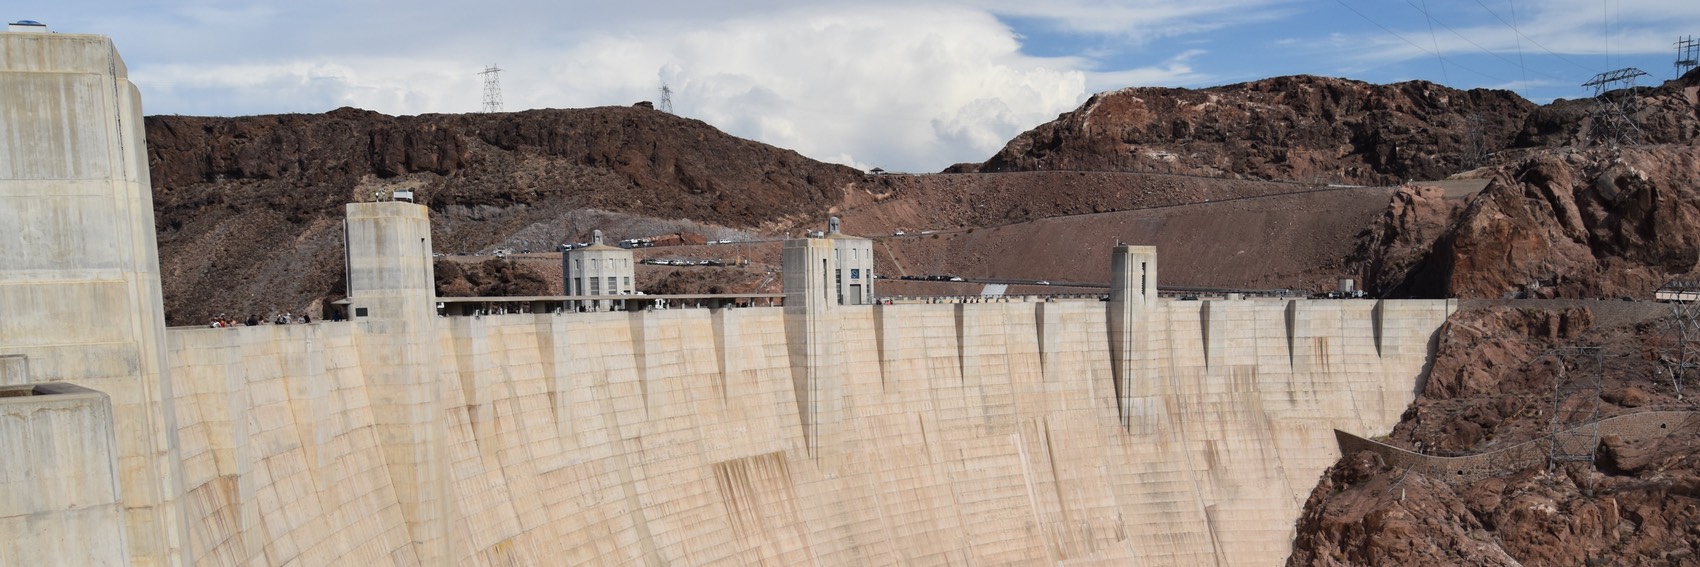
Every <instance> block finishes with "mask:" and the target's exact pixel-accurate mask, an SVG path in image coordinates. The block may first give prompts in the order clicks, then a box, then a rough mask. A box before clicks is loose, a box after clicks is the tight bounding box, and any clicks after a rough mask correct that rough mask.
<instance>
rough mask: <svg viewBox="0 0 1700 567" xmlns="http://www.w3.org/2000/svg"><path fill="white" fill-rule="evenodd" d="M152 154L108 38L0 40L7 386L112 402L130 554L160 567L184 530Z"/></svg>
mask: <svg viewBox="0 0 1700 567" xmlns="http://www.w3.org/2000/svg"><path fill="white" fill-rule="evenodd" d="M146 152H147V147H146V141H145V140H144V138H143V135H142V109H141V97H140V95H138V94H137V91H136V87H135V85H132V84H131V83H130V81H129V79H128V78H127V77H126V71H125V68H124V61H123V60H122V59H121V58H119V56H118V53H117V51H115V50H114V49H113V46H112V40H110V39H108V38H105V37H102V36H95V35H77V34H45V33H0V358H3V359H4V360H0V382H18V381H20V380H22V378H20V377H21V376H23V368H25V367H26V366H27V368H28V372H27V373H28V375H29V378H28V380H30V381H31V382H33V383H44V382H72V383H75V384H79V385H81V386H85V387H88V388H90V389H93V390H97V391H100V392H103V393H105V394H107V395H108V396H110V398H111V408H112V409H111V411H112V416H113V418H114V420H115V421H116V422H117V423H119V424H121V426H119V427H117V428H115V429H114V430H113V432H114V433H115V434H116V441H117V458H118V465H119V470H120V471H121V474H120V475H119V482H120V484H121V485H122V487H123V495H122V496H123V507H124V509H125V510H126V513H125V517H126V520H127V526H126V529H127V532H128V536H129V539H128V543H129V546H130V557H131V560H133V561H135V562H136V563H137V564H144V565H152V564H167V563H169V562H171V561H174V558H179V557H181V556H182V555H181V552H182V550H181V548H179V547H178V546H177V544H176V542H177V541H178V540H179V538H180V536H181V526H182V524H181V519H180V518H178V517H176V516H175V515H174V512H175V510H176V507H175V506H174V503H175V501H176V498H177V495H178V491H179V489H180V483H179V479H178V478H177V471H176V470H175V466H176V463H177V458H176V455H175V454H173V453H172V449H173V447H175V445H176V443H175V441H174V440H173V439H172V438H171V436H172V435H174V434H175V432H176V429H175V427H174V426H173V425H172V423H173V418H172V416H171V404H170V400H171V398H172V396H173V394H172V389H171V380H170V375H169V374H167V373H166V372H165V369H164V366H165V349H164V342H165V314H164V308H163V307H162V303H161V299H160V284H159V259H158V247H157V246H156V245H155V242H154V224H153V193H152V190H151V189H150V187H149V186H148V167H147V155H146ZM0 458H3V457H0ZM64 472H65V474H80V473H79V472H78V471H64Z"/></svg>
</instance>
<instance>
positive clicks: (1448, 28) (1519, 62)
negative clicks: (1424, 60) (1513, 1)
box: [1405, 0, 1564, 88]
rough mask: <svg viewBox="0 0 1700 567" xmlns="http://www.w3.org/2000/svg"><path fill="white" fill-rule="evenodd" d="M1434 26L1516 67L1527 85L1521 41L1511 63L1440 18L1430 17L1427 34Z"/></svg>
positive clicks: (1407, 0)
mask: <svg viewBox="0 0 1700 567" xmlns="http://www.w3.org/2000/svg"><path fill="white" fill-rule="evenodd" d="M1405 3H1406V4H1411V0H1405ZM1411 7H1412V8H1416V7H1417V6H1416V5H1415V4H1412V5H1411ZM1426 7H1427V0H1424V8H1422V9H1423V10H1424V15H1427V10H1426ZM1435 24H1440V27H1442V28H1445V29H1446V31H1447V32H1450V33H1451V34H1452V35H1454V36H1457V37H1458V39H1462V40H1464V41H1465V42H1466V43H1469V44H1470V45H1473V46H1476V49H1478V50H1480V51H1481V52H1482V53H1486V54H1488V55H1491V56H1493V58H1495V59H1498V60H1500V61H1504V62H1505V64H1507V65H1515V66H1517V68H1518V69H1521V70H1522V71H1523V82H1524V84H1525V88H1527V83H1528V82H1529V69H1528V67H1526V66H1524V65H1523V63H1522V59H1523V47H1522V42H1521V41H1519V42H1518V47H1517V61H1512V60H1510V59H1506V58H1505V56H1503V55H1500V54H1499V53H1496V52H1494V51H1493V50H1491V49H1488V48H1486V47H1483V46H1482V44H1480V43H1476V41H1475V40H1473V39H1470V37H1469V36H1466V35H1464V34H1462V33H1459V31H1458V30H1456V29H1454V28H1453V27H1452V26H1449V25H1446V22H1443V21H1441V20H1440V18H1433V17H1431V22H1430V24H1429V33H1431V34H1432V33H1434V25H1435ZM1512 31H1516V29H1515V28H1513V29H1512ZM1438 45H1439V44H1436V46H1437V47H1436V49H1439V47H1438ZM1535 72H1536V73H1540V74H1542V75H1546V76H1547V78H1549V79H1554V80H1559V81H1562V80H1564V77H1559V76H1557V75H1553V74H1550V73H1546V72H1542V71H1538V70H1537V71H1535Z"/></svg>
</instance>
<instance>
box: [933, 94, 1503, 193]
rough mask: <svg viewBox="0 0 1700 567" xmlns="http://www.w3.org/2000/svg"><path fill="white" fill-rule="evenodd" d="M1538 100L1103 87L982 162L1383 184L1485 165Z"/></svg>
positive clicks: (1004, 166) (1006, 167) (1001, 167)
mask: <svg viewBox="0 0 1700 567" xmlns="http://www.w3.org/2000/svg"><path fill="white" fill-rule="evenodd" d="M1535 109H1536V106H1535V105H1534V104H1533V103H1530V102H1528V101H1526V100H1523V99H1522V98H1521V97H1519V96H1517V95H1516V94H1514V93H1511V92H1510V91H1497V90H1486V89H1473V90H1469V91H1461V90H1457V89H1452V88H1448V87H1444V86H1441V85H1436V84H1434V83H1429V82H1426V81H1410V82H1405V83H1397V84H1392V85H1374V84H1369V83H1365V82H1361V81H1352V80H1347V79H1334V78H1326V77H1315V76H1295V77H1278V78H1273V79H1264V80H1261V81H1253V82H1250V83H1240V84H1234V85H1225V86H1220V87H1211V88H1206V89H1198V90H1188V89H1173V88H1162V87H1146V88H1127V89H1121V90H1117V91H1110V92H1105V93H1100V94H1097V95H1094V96H1093V97H1092V98H1091V99H1089V100H1087V101H1086V104H1084V105H1082V106H1081V107H1080V108H1078V109H1076V110H1074V111H1072V112H1069V113H1066V114H1063V115H1061V116H1059V117H1057V119H1056V120H1054V121H1052V122H1049V123H1047V124H1043V125H1041V126H1039V127H1038V128H1034V129H1033V130H1030V131H1028V132H1026V133H1023V134H1021V135H1020V136H1017V137H1016V138H1015V139H1014V140H1011V141H1010V142H1009V144H1008V145H1007V146H1005V147H1004V149H1003V150H1002V151H999V152H998V153H997V155H994V156H992V158H991V159H989V160H987V161H986V162H985V163H984V164H980V165H979V166H978V168H977V169H978V171H983V172H994V171H1027V170H1055V169H1064V170H1076V169H1078V170H1093V171H1102V170H1109V171H1144V172H1160V173H1182V174H1188V175H1203V176H1211V177H1247V178H1254V179H1281V180H1293V181H1304V182H1311V181H1317V180H1321V181H1324V182H1328V183H1353V184H1368V185H1385V184H1390V183H1398V182H1400V181H1403V180H1407V179H1438V178H1441V177H1444V176H1447V175H1451V174H1453V173H1455V172H1458V171H1461V170H1464V169H1470V168H1472V167H1475V166H1477V165H1480V164H1481V163H1482V162H1483V160H1484V159H1485V156H1486V154H1488V153H1490V152H1492V151H1494V150H1497V149H1499V148H1504V147H1508V146H1510V145H1512V144H1513V143H1514V142H1515V141H1516V139H1517V137H1518V134H1519V133H1520V132H1521V131H1522V130H1523V128H1524V121H1525V119H1527V118H1528V116H1529V115H1530V113H1531V112H1533V111H1534V110H1535ZM958 167H959V168H964V167H965V166H958ZM967 167H971V166H967Z"/></svg>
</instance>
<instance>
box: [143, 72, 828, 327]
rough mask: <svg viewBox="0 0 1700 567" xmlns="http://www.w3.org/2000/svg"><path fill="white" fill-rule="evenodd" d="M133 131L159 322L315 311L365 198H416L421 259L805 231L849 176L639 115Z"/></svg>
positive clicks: (326, 121)
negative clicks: (638, 238)
mask: <svg viewBox="0 0 1700 567" xmlns="http://www.w3.org/2000/svg"><path fill="white" fill-rule="evenodd" d="M146 126H147V138H148V155H149V161H150V164H149V165H150V168H151V171H152V176H153V179H152V181H153V187H154V212H155V218H156V222H157V223H158V226H159V244H160V261H161V270H162V272H163V280H164V292H165V304H166V316H167V320H168V322H169V323H170V324H173V325H182V324H197V323H200V322H203V321H205V320H206V319H208V318H210V317H213V316H217V315H219V314H225V315H227V316H233V317H237V316H240V315H246V314H247V313H250V312H259V313H260V314H261V315H265V314H266V313H267V312H272V311H297V312H298V311H300V310H303V309H308V310H314V311H316V304H319V303H322V302H323V300H326V299H330V298H334V297H337V296H339V295H340V293H341V291H342V283H341V278H342V228H341V219H342V207H343V205H344V204H345V203H348V202H351V201H361V200H369V199H371V198H372V195H373V194H374V193H378V192H386V191H393V190H400V189H411V190H414V191H415V192H416V194H417V195H418V200H419V202H420V203H421V204H424V205H427V206H429V207H430V208H431V209H432V215H433V234H432V238H433V243H434V245H435V246H436V248H437V249H438V250H440V251H445V252H458V253H471V252H477V251H488V250H490V249H493V248H497V247H503V248H512V249H516V250H518V249H537V250H552V249H553V248H554V247H555V245H557V244H558V243H561V242H565V241H573V240H581V239H583V237H584V236H585V235H586V234H588V232H589V230H590V229H591V228H598V227H604V226H607V225H609V224H610V223H613V224H616V225H619V224H621V223H624V224H626V225H634V226H635V225H642V230H650V231H655V232H665V231H667V229H668V228H669V227H670V226H671V225H670V224H669V223H673V222H682V223H686V224H688V225H689V228H691V229H692V230H697V231H701V230H704V228H703V226H702V224H701V223H691V222H689V221H688V219H702V220H705V221H707V222H709V223H713V224H714V225H715V226H722V227H727V228H728V229H732V228H761V227H764V226H771V225H774V224H776V223H781V222H783V221H785V219H788V218H793V217H806V218H813V217H818V216H820V215H822V214H824V212H825V211H826V210H827V209H828V208H830V207H832V206H834V205H836V204H837V203H838V202H840V201H841V200H842V199H843V195H844V193H845V191H846V190H847V187H849V186H850V185H851V184H852V183H853V182H855V181H857V180H859V179H860V178H861V175H860V173H859V172H857V171H855V170H853V169H850V168H847V167H842V166H836V165H829V164H823V163H820V162H816V161H813V160H810V159H807V158H804V157H802V156H800V155H798V154H797V153H796V152H792V151H789V150H783V149H779V148H774V147H771V146H767V145H764V144H759V143H756V142H751V141H749V140H743V139H739V138H735V137H732V136H729V135H727V134H725V133H724V132H721V131H719V130H717V129H715V128H713V127H711V126H709V125H707V124H704V123H702V122H700V121H696V120H689V119H684V118H679V117H676V116H673V115H669V114H665V113H662V112H657V111H655V110H653V109H650V108H648V107H645V106H641V105H640V106H637V107H632V108H620V107H607V108H593V109H583V110H537V111H528V112H519V113H506V114H468V115H425V116H399V117H396V116H385V115H382V114H378V113H374V112H367V111H361V110H354V109H347V108H345V109H340V110H336V111H332V112H329V113H326V114H321V115H278V116H254V117H241V118H200V117H186V116H153V117H149V118H147V120H146ZM596 211H599V212H596ZM588 212H596V213H595V214H589V213H588ZM574 219H577V220H579V221H582V222H578V223H576V224H575V222H574ZM579 225H582V226H579ZM474 287H477V286H474Z"/></svg>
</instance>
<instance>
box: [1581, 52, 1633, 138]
mask: <svg viewBox="0 0 1700 567" xmlns="http://www.w3.org/2000/svg"><path fill="white" fill-rule="evenodd" d="M1645 76H1647V72H1646V71H1642V70H1640V69H1636V68H1634V67H1625V68H1622V69H1618V70H1616V71H1606V72H1604V73H1600V74H1598V75H1594V78H1593V79H1592V80H1589V81H1588V82H1586V83H1582V86H1584V87H1593V88H1594V117H1593V118H1594V119H1593V124H1592V126H1591V127H1590V130H1589V132H1588V136H1587V137H1588V139H1587V140H1586V141H1588V142H1593V143H1597V144H1600V145H1611V146H1616V145H1619V144H1622V145H1634V144H1635V143H1636V142H1637V140H1639V139H1640V138H1641V127H1640V125H1638V124H1636V123H1635V110H1636V107H1637V106H1638V105H1637V104H1636V102H1637V99H1638V98H1639V97H1638V96H1637V95H1636V94H1635V79H1636V78H1637V77H1645ZM1584 145H1586V144H1584Z"/></svg>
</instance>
